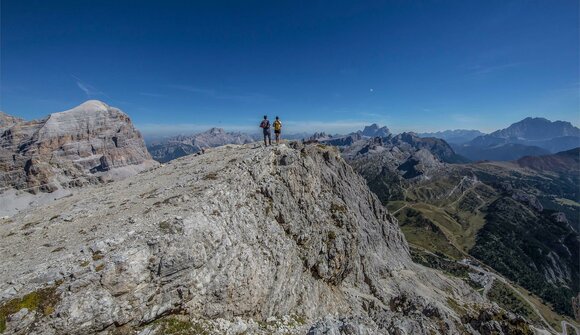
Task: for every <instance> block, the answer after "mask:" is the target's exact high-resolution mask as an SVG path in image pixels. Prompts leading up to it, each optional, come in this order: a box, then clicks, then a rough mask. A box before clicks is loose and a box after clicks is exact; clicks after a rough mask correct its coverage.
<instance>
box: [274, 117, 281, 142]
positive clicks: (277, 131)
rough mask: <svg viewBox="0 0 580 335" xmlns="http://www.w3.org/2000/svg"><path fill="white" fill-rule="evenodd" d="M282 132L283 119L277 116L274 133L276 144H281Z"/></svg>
mask: <svg viewBox="0 0 580 335" xmlns="http://www.w3.org/2000/svg"><path fill="white" fill-rule="evenodd" d="M281 132H282V121H280V118H279V117H277V116H276V121H274V135H276V144H280V133H281Z"/></svg>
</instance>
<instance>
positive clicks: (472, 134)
mask: <svg viewBox="0 0 580 335" xmlns="http://www.w3.org/2000/svg"><path fill="white" fill-rule="evenodd" d="M418 135H419V136H420V137H435V138H440V139H443V140H445V141H446V142H447V143H452V144H463V143H466V142H469V141H471V140H473V139H474V138H476V137H478V136H483V135H485V134H484V133H482V132H481V131H479V130H466V129H455V130H445V131H438V132H435V133H420V134H418Z"/></svg>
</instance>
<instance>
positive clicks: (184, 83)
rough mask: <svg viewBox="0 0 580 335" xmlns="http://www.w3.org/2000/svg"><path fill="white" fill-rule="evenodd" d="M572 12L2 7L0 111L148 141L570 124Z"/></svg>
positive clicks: (256, 5)
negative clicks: (267, 119) (211, 131)
mask: <svg viewBox="0 0 580 335" xmlns="http://www.w3.org/2000/svg"><path fill="white" fill-rule="evenodd" d="M578 6H579V2H578V1H577V0H569V1H568V0H554V1H548V0H546V1H509V0H485V1H466V0H457V1H451V0H449V1H426V0H425V1H419V0H418V1H408V0H400V1H313V0H309V1H272V0H268V1H217V0H212V1H209V0H208V1H173V0H165V1H146V0H144V1H136V0H135V1H130V0H123V1H121V0H117V1H109V0H99V1H88V0H75V1H72V0H71V1H59V0H52V1H46V0H41V1H30V0H2V2H1V9H0V10H1V45H0V46H1V52H0V56H1V59H0V60H1V74H0V77H1V83H0V84H1V91H0V93H1V100H0V110H2V111H4V112H7V113H9V114H14V115H18V116H21V117H24V118H27V119H32V118H40V117H43V116H45V115H47V114H49V113H51V112H56V111H62V110H66V109H69V108H71V107H73V106H75V105H78V104H80V103H81V102H83V101H84V100H87V99H89V98H90V99H99V100H102V101H104V102H106V103H108V104H110V105H112V106H116V107H119V108H121V109H122V110H123V111H125V112H126V113H128V114H129V115H130V116H131V118H132V119H133V121H134V122H135V123H136V124H137V126H138V127H139V128H140V129H142V131H143V132H144V133H146V134H151V133H159V132H171V131H176V132H181V133H188V132H191V131H194V130H199V129H200V128H204V127H209V126H222V127H226V128H228V129H241V130H249V129H254V128H255V127H256V126H257V123H258V122H259V120H260V118H261V116H262V115H263V114H269V115H271V116H274V115H280V116H281V117H282V119H283V120H284V121H286V125H287V130H288V131H289V132H299V131H302V130H304V131H312V130H326V131H330V132H346V131H350V130H356V129H359V128H360V127H361V126H362V124H366V123H371V122H378V123H381V124H385V125H387V126H388V127H390V128H392V129H393V130H395V131H402V130H416V131H432V130H443V129H454V128H468V129H472V128H475V129H480V130H484V131H490V130H493V129H496V128H503V127H505V126H507V125H509V124H510V123H512V122H515V121H518V120H520V119H523V118H524V117H526V116H544V117H547V118H549V119H552V120H555V119H561V120H567V121H571V122H572V123H574V124H575V125H578V124H579V123H580V122H579V121H580V114H579V113H580V112H579V108H580V106H579V105H580V102H579V100H580V98H579V72H580V69H579V59H580V55H579V32H578V30H579V8H578Z"/></svg>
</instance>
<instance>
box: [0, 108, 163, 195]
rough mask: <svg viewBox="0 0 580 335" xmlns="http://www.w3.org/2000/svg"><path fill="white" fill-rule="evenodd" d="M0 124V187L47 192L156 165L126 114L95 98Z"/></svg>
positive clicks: (115, 176) (122, 175) (135, 171)
mask: <svg viewBox="0 0 580 335" xmlns="http://www.w3.org/2000/svg"><path fill="white" fill-rule="evenodd" d="M13 121H14V120H13ZM1 130H2V134H1V137H0V187H1V188H3V189H6V188H16V189H20V190H27V191H29V192H33V193H34V192H38V191H46V192H52V191H55V190H57V189H59V188H62V187H65V188H66V187H71V186H80V185H84V184H87V183H95V182H100V181H104V180H107V179H110V178H113V179H116V178H121V177H124V176H127V175H132V174H135V173H137V172H138V171H141V170H143V169H145V168H148V167H151V166H155V165H156V163H155V162H154V161H152V159H151V156H150V155H149V153H148V152H147V150H146V148H145V145H144V142H143V139H142V138H141V135H140V133H139V132H138V131H137V130H136V129H135V128H134V127H133V125H132V124H131V120H130V119H129V117H128V116H127V115H126V114H124V113H123V112H121V111H120V110H119V109H116V108H113V107H109V106H107V105H106V104H104V103H102V102H100V101H96V100H91V101H87V102H85V103H83V104H82V105H80V106H78V107H75V108H73V109H71V110H68V111H65V112H60V113H53V114H51V115H49V116H48V117H47V118H46V119H43V120H39V121H29V122H25V121H21V120H16V121H14V122H13V123H12V124H10V125H9V126H7V127H4V128H2V129H1Z"/></svg>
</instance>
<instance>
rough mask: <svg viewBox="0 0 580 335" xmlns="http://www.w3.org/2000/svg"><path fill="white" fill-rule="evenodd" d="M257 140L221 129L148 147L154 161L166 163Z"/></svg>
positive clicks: (213, 129) (179, 137)
mask: <svg viewBox="0 0 580 335" xmlns="http://www.w3.org/2000/svg"><path fill="white" fill-rule="evenodd" d="M254 141H255V140H254V139H253V138H252V137H251V136H250V135H247V134H243V133H238V132H226V131H225V130H223V129H221V128H211V129H210V130H208V131H205V132H203V133H199V134H195V135H191V136H183V135H179V136H176V137H172V138H170V139H168V140H166V141H163V142H162V143H153V144H151V145H149V146H148V147H147V149H148V150H149V152H150V153H151V156H153V159H155V160H156V161H158V162H161V163H165V162H169V161H170V160H173V159H176V158H179V157H183V156H186V155H191V154H195V153H198V152H200V151H202V150H203V149H207V148H213V147H219V146H222V145H226V144H246V143H252V142H254Z"/></svg>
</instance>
